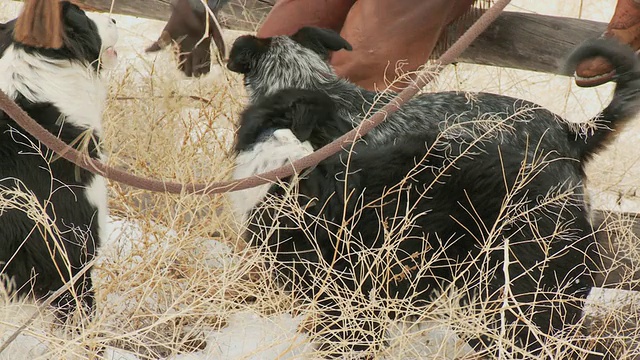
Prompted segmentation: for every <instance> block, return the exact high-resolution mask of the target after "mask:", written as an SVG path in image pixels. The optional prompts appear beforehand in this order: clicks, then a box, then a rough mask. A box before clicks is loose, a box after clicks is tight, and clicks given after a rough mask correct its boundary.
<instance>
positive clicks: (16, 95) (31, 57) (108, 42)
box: [0, 1, 118, 316]
mask: <svg viewBox="0 0 640 360" xmlns="http://www.w3.org/2000/svg"><path fill="white" fill-rule="evenodd" d="M61 7H62V23H63V26H64V35H63V42H64V45H63V47H62V48H60V49H44V48H35V47H31V46H26V45H24V44H22V43H19V42H16V41H15V40H14V39H13V36H12V32H13V25H14V23H15V20H14V21H11V22H9V23H7V24H5V25H4V26H3V28H4V30H3V33H2V36H3V39H2V44H3V45H2V49H0V89H2V91H3V92H5V93H6V94H7V95H8V96H9V97H11V98H12V99H14V100H15V101H16V103H17V104H18V105H19V106H20V107H21V108H22V109H23V110H24V111H26V112H27V114H29V116H31V117H32V118H33V119H35V120H36V121H37V122H38V123H39V124H40V125H42V126H43V127H44V128H46V129H47V130H48V131H50V132H51V133H52V134H54V135H56V136H58V137H59V138H60V139H62V140H63V141H65V142H66V143H68V144H74V145H75V146H76V147H79V148H81V149H86V150H87V151H88V154H89V156H91V157H93V158H101V157H102V155H101V152H100V140H101V138H102V112H103V110H104V107H105V101H106V95H107V92H106V85H105V83H104V81H103V80H102V78H101V76H100V70H101V69H102V68H103V67H104V66H111V65H113V63H114V62H115V61H116V52H115V50H114V48H113V46H114V45H115V43H116V41H117V39H118V32H117V29H116V26H115V22H114V21H113V20H111V19H110V18H108V17H104V16H100V15H93V14H88V13H85V12H84V11H82V10H81V9H80V8H78V7H77V6H76V5H73V4H71V3H70V2H67V1H64V2H61ZM78 144H79V145H78ZM106 219H107V188H106V183H105V180H104V178H102V177H101V176H95V175H93V174H91V173H89V172H88V171H86V170H83V169H81V168H79V167H77V166H75V165H74V164H72V163H70V162H68V161H66V160H64V159H62V158H59V157H58V156H56V155H55V154H53V153H52V152H51V151H50V150H49V149H47V148H46V147H45V146H44V145H41V144H40V143H39V142H38V141H37V140H35V139H34V138H33V137H32V136H31V135H29V134H27V133H26V132H25V131H24V130H22V129H21V128H20V127H19V126H17V124H16V123H15V122H14V121H13V120H12V119H11V118H10V117H9V116H8V115H7V114H5V113H2V112H0V242H1V243H2V246H1V247H0V270H1V272H2V274H3V275H4V276H5V277H6V280H8V281H9V282H10V283H11V285H9V286H10V287H11V288H12V289H13V290H14V292H16V293H18V294H21V295H26V294H30V293H32V294H33V295H35V297H36V298H38V299H40V298H44V297H46V296H48V295H49V294H50V293H51V292H53V291H56V290H58V289H60V288H61V287H62V286H63V285H64V284H65V283H66V282H68V281H69V280H70V279H71V278H72V277H73V276H74V275H76V274H77V273H78V272H80V271H82V270H83V268H84V267H85V264H87V263H88V262H90V261H91V260H92V259H93V258H94V256H95V254H96V250H97V249H98V247H99V246H100V242H101V241H102V239H104V237H105V231H106ZM72 289H73V291H68V292H67V293H65V294H64V295H63V296H61V297H60V298H58V299H56V300H55V302H54V304H56V305H57V306H59V307H60V309H61V310H63V312H62V315H63V316H66V315H67V313H68V312H69V311H71V310H72V309H74V308H76V305H77V300H76V299H80V301H81V302H82V303H84V305H85V306H86V307H88V308H93V302H94V299H93V290H92V282H91V272H90V271H87V272H86V273H85V274H84V276H81V277H80V278H79V280H78V281H77V282H76V283H75V284H74V286H73V287H72ZM74 293H75V294H77V297H73V296H72V294H74Z"/></svg>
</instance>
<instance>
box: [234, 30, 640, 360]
mask: <svg viewBox="0 0 640 360" xmlns="http://www.w3.org/2000/svg"><path fill="white" fill-rule="evenodd" d="M348 48H349V45H348V44H347V43H346V41H345V40H343V39H341V38H340V37H339V36H338V35H337V34H335V33H333V32H331V31H327V30H322V29H315V28H303V29H301V30H300V31H299V32H298V33H296V34H294V35H293V36H291V37H286V36H280V37H274V38H267V39H258V38H256V37H253V36H245V37H241V38H239V39H238V40H237V41H236V42H235V44H234V46H233V48H232V50H231V55H230V59H229V64H228V67H229V69H231V70H233V71H237V72H240V73H242V74H244V81H245V85H246V88H247V90H248V92H249V94H250V96H251V100H252V102H251V104H250V106H249V107H248V108H247V109H246V110H245V111H244V113H243V114H242V118H241V122H240V127H239V129H238V132H237V139H236V145H235V150H236V153H237V160H236V163H237V168H236V172H235V174H234V176H235V177H236V178H239V177H244V176H248V175H252V174H255V173H259V172H262V171H266V170H271V169H273V168H275V167H278V166H280V165H283V164H285V163H287V162H288V161H291V160H295V159H297V158H300V157H301V156H303V155H306V154H309V153H310V152H311V151H312V149H317V148H318V147H321V146H323V145H325V144H327V143H328V142H329V141H331V140H333V139H335V138H336V137H338V136H340V135H342V134H343V133H344V132H346V131H348V130H350V129H352V128H353V127H354V126H357V125H358V124H359V122H360V121H362V120H363V118H365V117H366V115H367V114H368V113H370V112H371V111H372V108H373V109H374V110H375V109H377V108H380V107H381V106H382V105H384V103H385V101H388V100H386V99H385V98H384V97H383V96H380V94H376V93H372V92H369V91H366V90H364V89H361V88H358V87H356V86H355V85H353V84H351V83H349V82H348V81H346V80H344V79H340V78H338V77H337V76H336V75H335V74H334V72H333V71H332V69H331V68H330V66H329V65H328V64H327V63H326V62H325V59H326V58H327V54H328V53H329V51H337V50H340V49H348ZM593 55H601V56H604V57H606V58H608V59H610V60H611V61H612V63H614V64H615V65H616V68H617V73H618V75H617V76H616V82H617V87H616V90H615V94H614V97H613V99H612V101H611V103H610V104H609V105H608V106H607V107H606V108H605V109H604V110H603V111H602V113H601V114H600V115H599V116H597V117H596V118H595V119H593V120H592V121H591V123H590V124H591V126H590V127H589V126H584V127H583V128H581V127H576V126H570V125H569V124H568V123H566V122H565V121H564V120H563V119H561V118H560V117H559V116H557V115H555V114H553V113H551V112H550V111H548V110H546V109H544V108H541V107H540V106H538V105H536V104H534V103H531V102H528V101H525V100H521V99H515V98H511V97H507V96H501V95H495V94H489V93H463V92H442V93H431V94H423V95H420V96H417V97H416V98H414V99H413V100H411V101H409V102H408V103H406V104H405V105H404V106H403V107H402V108H401V109H400V110H399V111H398V112H396V113H394V114H393V115H390V116H389V118H388V119H387V120H386V121H385V122H384V123H383V124H381V125H380V126H378V127H377V128H376V129H374V130H373V131H372V132H370V133H369V134H367V135H366V136H365V137H364V139H363V141H360V142H358V143H357V144H354V146H353V148H352V149H345V150H344V151H343V152H342V153H339V154H338V155H335V156H333V157H331V158H329V159H327V160H325V161H323V162H322V163H320V164H319V165H318V166H317V167H315V168H314V169H313V170H311V171H309V172H307V173H305V174H304V176H302V177H301V178H299V179H296V181H295V182H292V179H289V180H287V181H286V182H284V184H278V185H265V186H263V187H261V188H256V189H249V190H244V191H238V192H236V193H232V194H231V200H232V203H233V206H234V210H235V212H236V215H237V216H238V217H239V218H240V219H242V220H243V221H246V226H247V231H246V237H247V241H249V242H250V243H251V244H252V245H254V246H256V247H260V248H266V249H268V251H269V252H270V253H271V254H273V255H274V257H275V260H276V261H275V266H276V268H277V269H278V277H279V278H280V279H281V280H283V281H284V282H285V284H286V285H287V287H288V288H290V289H293V290H296V289H298V290H297V291H299V289H303V290H304V291H303V293H305V295H306V299H309V300H310V299H313V300H314V301H315V302H316V303H317V304H319V305H320V306H321V307H323V308H324V309H325V316H326V318H327V323H328V324H329V325H327V326H326V327H327V328H328V330H327V329H323V328H322V327H318V328H317V329H316V330H317V331H318V333H319V337H320V339H321V342H323V345H324V347H325V348H326V349H327V350H329V354H331V355H335V356H340V354H341V351H342V350H344V349H343V348H344V347H347V348H351V349H354V350H369V351H370V350H371V349H372V348H375V344H373V343H372V341H375V340H376V339H377V338H378V339H379V337H380V336H378V335H380V334H382V333H383V331H384V329H383V326H382V325H381V323H380V322H379V323H376V321H375V320H372V319H380V317H379V316H378V315H379V313H381V312H383V313H384V312H385V310H384V309H389V308H390V306H388V305H389V304H391V303H393V304H395V305H394V306H393V308H394V309H398V308H399V307H398V306H399V305H398V304H397V303H398V302H400V303H404V304H405V305H406V306H408V308H411V309H414V310H413V311H412V313H414V314H415V308H416V307H419V306H428V305H429V304H430V302H431V300H432V299H433V297H434V296H436V295H437V294H440V293H443V292H445V293H446V292H448V291H449V290H450V289H451V287H457V288H459V289H464V290H465V291H467V295H466V296H465V297H464V298H463V303H465V304H470V306H469V307H468V308H469V309H470V311H478V312H479V313H480V314H482V316H483V319H484V325H483V326H484V330H483V331H481V332H480V333H482V334H484V335H483V336H474V334H466V337H467V338H470V340H469V342H470V343H471V344H472V345H474V347H475V348H476V349H477V350H482V351H488V352H490V353H494V351H495V349H496V348H497V347H496V346H494V345H495V344H496V343H497V342H496V341H492V340H491V339H493V340H495V339H497V338H500V336H501V335H502V336H503V338H504V335H507V336H509V338H512V339H516V343H515V345H514V344H510V343H502V346H501V348H502V349H503V351H504V349H505V348H506V349H507V351H508V352H509V353H510V357H513V358H523V357H528V356H543V357H546V356H547V355H546V354H548V353H541V349H542V348H543V344H544V343H545V338H546V337H547V336H552V335H555V334H557V333H558V332H560V331H566V330H568V328H570V325H572V324H575V323H577V322H578V320H579V319H580V315H581V307H582V304H583V300H584V298H585V297H586V296H587V295H588V294H589V292H590V290H591V288H592V287H593V284H594V283H593V277H592V275H593V273H594V272H596V271H597V270H598V266H599V261H598V251H597V249H596V242H595V239H594V237H593V236H592V230H591V223H590V217H589V209H588V203H587V200H586V198H585V193H584V180H585V179H584V165H585V163H586V162H587V161H588V160H589V158H590V157H591V156H592V155H593V154H594V153H596V152H597V151H598V150H600V149H601V148H602V147H603V146H605V145H606V143H607V142H608V141H610V139H611V138H612V137H613V136H614V134H615V133H614V132H613V131H612V130H611V129H614V130H615V129H620V128H621V126H622V125H623V124H624V123H625V122H626V121H627V120H628V119H630V118H631V117H632V116H633V115H635V114H636V113H637V110H638V108H639V101H638V100H639V99H638V98H639V97H640V96H639V95H640V68H639V66H638V62H637V60H636V57H635V55H634V53H633V52H632V51H631V50H629V49H627V48H624V47H622V46H620V45H617V44H616V43H615V42H611V41H608V40H603V39H600V40H595V41H592V42H589V43H585V44H583V45H582V46H581V47H579V48H578V49H577V50H576V51H575V52H574V53H573V54H572V56H571V57H570V59H569V62H568V68H570V67H572V66H573V65H575V64H576V63H577V62H578V61H579V60H581V59H583V58H585V57H589V56H593ZM292 189H293V190H292ZM357 294H360V295H361V296H360V297H359V298H358V296H357ZM336 297H343V298H346V299H349V300H350V301H356V300H354V299H359V300H358V301H361V306H362V307H363V308H371V307H372V304H379V305H380V306H379V307H378V310H372V312H371V313H370V314H369V315H371V316H367V315H366V314H364V315H362V319H361V320H357V319H356V320H353V319H351V320H349V321H350V322H348V321H347V320H345V319H346V315H345V314H342V313H341V310H340V308H339V307H338V306H336V300H335V299H336ZM303 298H304V297H303ZM363 304H368V305H367V306H365V305H363ZM356 308H357V307H356ZM374 308H375V307H374ZM480 308H481V309H480ZM405 309H407V307H405ZM388 315H390V316H392V317H396V316H399V317H402V316H403V314H402V313H401V311H394V312H392V313H388ZM357 328H359V330H356V329H357ZM376 334H377V335H376ZM346 338H348V339H349V340H345V339H346ZM344 344H348V346H345V345H344ZM347 350H348V349H347ZM579 352H580V351H577V353H579ZM577 353H574V354H572V355H568V356H567V358H571V357H577V356H578V354H577ZM527 354H528V355H527ZM532 354H534V355H532ZM582 355H584V353H582ZM590 356H591V357H590V358H593V359H598V358H602V356H601V355H590Z"/></svg>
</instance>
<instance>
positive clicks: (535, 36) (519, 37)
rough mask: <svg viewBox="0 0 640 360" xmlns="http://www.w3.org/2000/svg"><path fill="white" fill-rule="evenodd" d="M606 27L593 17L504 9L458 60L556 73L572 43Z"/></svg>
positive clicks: (598, 33) (573, 45)
mask: <svg viewBox="0 0 640 360" xmlns="http://www.w3.org/2000/svg"><path fill="white" fill-rule="evenodd" d="M606 27H607V24H606V23H602V22H597V21H589V20H581V19H574V18H567V17H556V16H545V15H535V14H525V13H517V12H505V13H504V14H503V15H502V16H500V17H499V18H498V19H497V20H496V21H495V22H494V23H493V24H492V25H491V26H490V27H489V28H488V29H487V30H486V31H485V32H484V33H483V34H482V35H480V36H479V37H478V39H476V41H474V42H473V44H471V46H470V47H469V48H468V49H467V50H466V51H465V52H464V53H462V55H461V56H460V57H459V58H458V61H460V62H468V63H473V64H482V65H494V66H500V67H510V68H516V69H523V70H531V71H539V72H547V73H552V74H556V73H558V67H559V65H560V64H561V62H562V60H563V59H564V58H565V57H566V56H567V55H568V54H569V52H571V50H572V49H573V48H574V47H575V46H576V45H578V44H580V43H581V42H583V41H584V40H586V39H589V38H594V37H598V36H600V35H601V34H602V33H603V32H604V30H605V29H606Z"/></svg>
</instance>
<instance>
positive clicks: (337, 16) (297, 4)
mask: <svg viewBox="0 0 640 360" xmlns="http://www.w3.org/2000/svg"><path fill="white" fill-rule="evenodd" d="M226 2H228V0H209V1H208V5H209V7H210V8H211V9H212V10H213V11H214V12H216V11H218V10H219V9H220V8H221V7H222V6H223V5H224V4H225V3H226ZM490 2H491V0H403V1H394V0H277V1H276V4H275V5H274V7H273V9H272V10H271V12H270V13H269V15H268V16H267V18H266V20H265V21H264V23H263V24H262V26H261V27H260V29H259V30H258V33H257V36H258V37H271V36H276V35H291V34H293V33H294V32H295V31H296V30H298V29H299V28H301V27H303V26H318V27H323V28H328V29H333V30H335V31H337V32H338V33H340V35H341V36H342V37H343V38H345V39H346V40H347V41H349V43H350V44H352V46H353V51H350V52H347V51H343V52H336V53H334V54H332V56H331V65H332V66H333V67H334V68H335V71H336V73H337V74H338V75H340V76H342V77H345V78H347V79H349V80H350V81H352V82H354V83H355V84H357V85H359V86H361V87H364V88H366V89H369V90H374V89H376V88H378V89H381V88H384V87H386V85H387V84H388V83H390V82H392V81H395V80H398V79H400V78H402V77H403V76H406V75H405V74H406V73H408V72H412V71H415V70H417V69H418V68H419V67H420V66H421V65H422V64H424V63H425V62H426V61H427V60H428V59H429V57H430V56H432V55H433V52H434V49H436V47H437V46H439V45H445V46H446V45H447V44H446V41H444V42H443V40H444V39H443V38H444V37H446V36H447V35H448V34H447V27H448V26H449V25H451V24H454V23H456V22H457V21H458V20H460V19H462V18H465V17H466V18H469V16H467V15H468V14H470V13H471V12H472V9H473V8H474V6H475V7H478V6H480V7H482V6H485V7H486V6H487V5H488V4H489V3H490ZM172 4H173V8H174V10H173V13H172V15H171V18H170V19H169V21H168V22H167V25H166V27H165V29H164V30H163V32H162V34H161V35H160V38H159V39H158V41H156V42H155V43H154V44H153V45H152V46H151V47H149V49H147V51H157V50H159V49H161V48H162V47H164V46H166V45H168V44H169V43H171V42H172V41H175V42H177V43H178V44H179V47H180V64H179V67H180V69H181V70H182V71H183V72H184V73H185V74H186V75H187V76H199V75H202V74H206V73H208V72H209V64H210V58H211V54H210V52H209V46H210V40H208V41H206V40H205V41H201V42H199V41H200V40H201V38H202V35H203V34H204V31H205V30H204V29H205V25H204V24H205V16H206V15H205V12H204V10H203V9H202V8H203V7H202V5H201V1H200V0H173V1H172ZM198 4H200V5H198ZM462 25H463V26H462V28H464V25H465V24H462ZM210 35H211V37H213V38H214V40H216V39H220V38H221V35H220V34H217V33H215V32H211V33H210ZM458 35H459V34H458ZM603 36H605V37H612V38H615V39H617V40H618V41H620V42H622V43H623V44H628V45H629V46H631V47H632V48H633V49H634V50H638V49H640V0H618V2H617V5H616V9H615V13H614V14H613V16H612V18H611V20H610V22H609V24H608V27H607V30H606V32H605V33H604V34H603ZM454 37H455V35H454ZM207 39H210V38H207ZM218 42H219V41H216V44H217V45H218V47H220V45H219V44H218ZM611 76H613V68H612V66H611V65H610V64H609V63H608V62H607V61H606V59H604V58H602V57H597V58H592V59H588V60H585V61H584V62H583V63H581V64H580V65H579V66H578V67H577V69H576V84H578V85H579V86H597V85H600V84H603V83H605V82H607V81H609V80H610V79H611ZM404 79H406V80H408V78H404ZM404 85H406V82H404V83H403V82H399V83H394V87H395V89H396V90H399V89H401V88H402V87H404Z"/></svg>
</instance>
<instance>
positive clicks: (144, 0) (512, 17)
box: [76, 0, 606, 73]
mask: <svg viewBox="0 0 640 360" xmlns="http://www.w3.org/2000/svg"><path fill="white" fill-rule="evenodd" d="M170 1H171V0H126V1H125V0H114V1H113V12H114V13H119V14H125V15H133V16H140V17H146V18H152V19H158V20H167V19H168V18H169V15H170V14H171V5H170ZM76 2H79V3H83V4H85V5H86V6H89V7H91V8H93V9H95V10H97V11H110V9H111V6H112V0H76ZM274 3H275V0H231V2H230V3H229V4H228V5H227V6H225V7H224V8H223V9H222V11H221V12H220V22H221V25H222V26H223V27H225V28H228V29H234V30H248V31H255V30H256V28H257V26H258V25H259V24H260V23H261V22H262V21H263V20H264V17H265V16H266V14H267V13H268V12H269V10H270V9H271V7H272V6H273V4H274ZM605 28H606V24H605V23H602V22H597V21H589V20H581V19H574V18H567V17H557V16H547V15H537V14H526V13H518V12H509V11H507V12H504V13H503V14H502V15H501V16H500V17H499V18H498V19H497V20H496V21H495V22H494V23H493V24H492V25H491V26H490V27H489V28H488V29H487V30H486V31H485V32H484V33H483V34H482V35H480V37H479V38H478V39H477V40H476V41H475V42H474V43H473V44H472V45H471V46H470V47H469V48H468V49H467V50H466V51H465V52H464V53H463V54H462V55H461V56H460V57H459V58H458V61H459V62H466V63H473V64H482V65H493V66H500V67H509V68H515V69H523V70H531V71H539V72H547V73H558V70H559V69H558V66H559V64H560V63H561V61H562V59H563V58H564V57H565V56H566V55H567V54H568V53H569V52H570V51H571V50H572V49H573V48H574V47H575V46H576V45H578V44H579V43H581V42H582V41H584V40H586V39H588V38H592V37H597V36H599V35H600V34H602V32H603V31H604V30H605Z"/></svg>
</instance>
